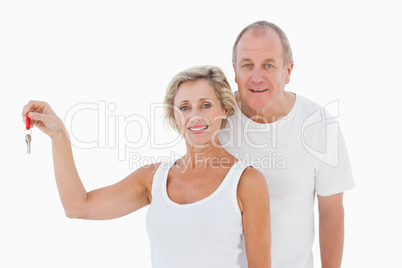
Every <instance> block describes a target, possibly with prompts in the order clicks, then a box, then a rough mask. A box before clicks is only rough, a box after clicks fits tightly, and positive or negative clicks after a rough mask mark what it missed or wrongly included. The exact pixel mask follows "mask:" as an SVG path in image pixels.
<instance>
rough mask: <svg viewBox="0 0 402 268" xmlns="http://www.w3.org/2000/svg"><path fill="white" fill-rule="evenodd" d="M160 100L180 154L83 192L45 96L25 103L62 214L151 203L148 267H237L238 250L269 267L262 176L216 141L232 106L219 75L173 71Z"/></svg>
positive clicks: (120, 211) (91, 214) (107, 214)
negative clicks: (46, 149) (47, 148)
mask: <svg viewBox="0 0 402 268" xmlns="http://www.w3.org/2000/svg"><path fill="white" fill-rule="evenodd" d="M165 103H166V104H167V105H166V107H167V109H166V115H167V118H168V120H169V122H170V123H171V125H172V126H173V128H175V129H176V130H178V131H179V132H180V133H181V134H182V135H183V137H184V138H185V141H186V147H187V152H186V154H185V155H184V156H183V157H181V158H180V159H178V160H176V161H171V162H163V163H155V164H152V165H149V166H144V167H142V168H139V169H138V170H136V171H134V172H133V173H131V174H129V175H128V176H127V177H126V178H124V179H123V180H121V181H120V182H118V183H116V184H114V185H111V186H107V187H104V188H100V189H96V190H93V191H90V192H87V191H86V190H85V188H84V186H83V183H82V182H81V179H80V177H79V174H78V172H77V169H76V167H75V164H74V159H73V154H72V150H71V144H70V141H69V138H68V133H67V131H66V128H65V126H64V124H63V122H62V120H61V119H60V118H59V117H57V115H56V114H55V113H54V112H53V110H52V109H51V108H50V106H49V105H48V104H47V103H45V102H39V101H30V102H29V103H28V104H27V105H26V106H24V109H23V115H25V114H26V113H27V112H29V114H28V116H29V118H31V119H32V122H33V125H35V126H36V127H38V128H39V129H40V130H41V131H43V132H44V133H45V134H47V135H48V136H49V137H50V138H51V141H52V148H53V164H54V170H55V177H56V182H57V187H58V191H59V194H60V198H61V201H62V204H63V207H64V210H65V213H66V215H67V216H68V217H69V218H80V219H90V220H102V219H113V218H118V217H121V216H124V215H127V214H129V213H132V212H134V211H136V210H138V209H140V208H142V207H144V206H147V205H150V207H149V210H148V214H147V220H146V221H147V230H148V234H149V237H150V242H151V256H152V266H153V267H155V268H158V267H174V268H177V267H203V268H204V267H220V268H221V267H243V266H244V265H245V264H241V263H242V262H243V261H244V260H245V252H244V250H247V262H248V267H259V268H260V267H271V264H270V263H271V256H270V245H271V241H270V237H271V236H270V215H269V196H268V189H267V185H266V182H265V178H264V176H263V175H262V173H260V172H259V171H257V170H256V169H254V168H252V167H249V166H247V165H246V164H244V163H242V162H239V161H238V160H237V159H236V158H235V157H233V156H232V155H231V154H229V153H228V152H226V151H225V149H223V148H222V147H221V146H220V143H219V140H218V132H219V131H220V129H222V128H224V127H225V125H226V123H227V119H226V118H227V117H228V116H231V115H232V114H234V112H235V105H236V104H235V99H234V96H233V94H232V91H231V89H230V86H229V83H228V82H227V79H226V77H225V75H224V74H223V72H222V71H221V70H220V69H219V68H217V67H213V66H203V67H195V68H191V69H188V70H186V71H183V72H180V73H179V74H177V75H176V76H175V77H174V78H173V79H172V81H171V83H170V84H169V86H168V89H167V92H166V96H165ZM243 243H245V249H244V244H243ZM243 258H244V259H243Z"/></svg>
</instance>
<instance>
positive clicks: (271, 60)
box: [240, 58, 275, 63]
mask: <svg viewBox="0 0 402 268" xmlns="http://www.w3.org/2000/svg"><path fill="white" fill-rule="evenodd" d="M243 62H252V60H251V59H249V58H244V59H241V60H240V63H243ZM264 62H275V59H273V58H269V59H266V60H264Z"/></svg>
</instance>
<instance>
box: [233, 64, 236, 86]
mask: <svg viewBox="0 0 402 268" xmlns="http://www.w3.org/2000/svg"><path fill="white" fill-rule="evenodd" d="M233 70H234V73H235V82H236V83H237V74H236V65H235V64H234V63H233Z"/></svg>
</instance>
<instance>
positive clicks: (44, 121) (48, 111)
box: [22, 100, 65, 138]
mask: <svg viewBox="0 0 402 268" xmlns="http://www.w3.org/2000/svg"><path fill="white" fill-rule="evenodd" d="M27 112H29V113H28V117H29V118H30V119H31V128H32V127H33V126H37V127H38V128H39V129H40V130H41V131H42V132H43V133H45V134H47V135H48V136H49V137H50V138H52V137H54V136H55V134H57V133H63V132H65V126H64V124H63V121H62V120H61V119H60V118H59V117H58V116H57V115H56V113H55V112H54V111H53V110H52V108H50V105H49V104H48V103H46V102H44V101H33V100H31V101H29V102H28V104H27V105H25V106H24V108H23V110H22V117H23V121H24V123H25V115H26V113H27Z"/></svg>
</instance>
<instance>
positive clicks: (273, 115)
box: [235, 91, 296, 124]
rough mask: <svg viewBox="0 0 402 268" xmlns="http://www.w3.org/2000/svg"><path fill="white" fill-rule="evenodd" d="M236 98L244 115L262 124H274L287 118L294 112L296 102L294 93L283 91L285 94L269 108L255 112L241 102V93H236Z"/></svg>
mask: <svg viewBox="0 0 402 268" xmlns="http://www.w3.org/2000/svg"><path fill="white" fill-rule="evenodd" d="M235 96H236V101H237V104H238V105H239V108H240V110H241V111H242V113H243V114H244V115H245V116H247V117H248V118H250V119H252V120H253V121H255V122H257V123H262V124H267V123H273V122H276V121H278V120H280V119H282V118H283V117H285V116H286V115H287V114H288V113H289V112H290V111H291V110H292V108H293V105H294V104H295V101H296V95H295V94H294V93H291V92H287V91H283V94H282V95H281V96H279V98H278V99H277V100H276V101H275V102H274V103H273V104H272V105H270V106H269V107H266V108H265V109H262V110H254V109H252V108H250V106H248V105H247V104H246V103H245V102H244V101H241V99H240V94H239V92H236V95H235Z"/></svg>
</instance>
